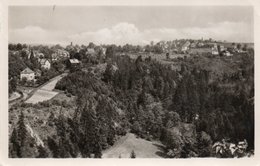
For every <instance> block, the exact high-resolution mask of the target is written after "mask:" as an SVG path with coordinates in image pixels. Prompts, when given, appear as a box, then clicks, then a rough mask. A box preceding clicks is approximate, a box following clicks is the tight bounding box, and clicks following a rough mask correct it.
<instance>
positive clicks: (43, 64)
mask: <svg viewBox="0 0 260 166" xmlns="http://www.w3.org/2000/svg"><path fill="white" fill-rule="evenodd" d="M39 63H40V65H41V68H44V69H47V70H49V69H50V68H51V63H50V61H49V60H48V59H45V58H43V59H39Z"/></svg>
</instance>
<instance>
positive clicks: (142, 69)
mask: <svg viewBox="0 0 260 166" xmlns="http://www.w3.org/2000/svg"><path fill="white" fill-rule="evenodd" d="M12 58H15V57H12ZM104 61H105V62H106V64H107V65H106V69H105V71H104V73H102V75H101V77H100V76H97V75H95V74H93V73H90V72H86V71H83V70H77V71H71V72H70V73H69V74H68V75H67V76H65V77H64V78H62V79H61V80H60V81H59V82H58V83H57V84H56V89H58V90H62V91H65V92H66V93H67V94H71V95H72V96H76V108H75V110H73V115H72V116H70V117H67V116H64V115H63V114H62V113H60V114H59V116H58V117H49V118H50V119H51V120H52V121H53V122H54V127H55V130H56V134H55V135H54V136H53V135H52V136H49V137H48V138H47V139H46V140H45V142H46V143H47V145H48V146H45V147H42V146H38V147H37V149H38V150H37V154H36V156H37V157H54V158H64V157H95V158H101V157H102V150H104V149H107V148H108V147H110V146H112V145H113V144H114V143H115V141H116V140H117V138H118V137H120V136H122V135H125V134H126V133H127V132H132V133H134V134H136V135H138V136H139V137H140V138H143V139H146V140H159V141H161V142H162V143H163V144H164V145H165V153H166V155H167V157H169V158H179V157H181V158H187V157H210V156H211V157H212V156H217V157H234V155H233V154H232V155H231V154H230V153H229V152H226V153H222V155H220V156H219V154H216V152H215V151H214V150H213V148H212V146H213V145H214V143H216V142H221V141H222V143H223V141H225V142H228V143H234V144H238V143H239V142H240V141H244V140H246V142H247V144H248V148H247V150H246V151H247V152H249V151H253V150H254V52H253V51H249V52H248V53H243V54H237V55H234V56H233V57H232V58H230V57H219V56H218V57H212V56H209V55H205V56H204V57H202V56H201V57H197V56H196V57H195V56H194V57H189V58H184V59H177V60H175V63H174V64H176V65H178V66H179V70H173V69H172V68H171V66H170V65H167V64H163V63H160V62H159V61H157V60H153V59H151V58H146V59H143V58H142V57H141V56H139V57H138V58H137V59H132V58H130V56H128V55H124V56H118V55H115V54H114V52H113V51H111V50H109V49H108V51H107V55H106V59H105V60H104ZM205 61H207V65H206V64H205V63H204V62H205ZM219 62H221V63H223V64H229V66H231V68H228V67H227V66H225V67H221V66H217V65H218V63H219ZM21 65H23V64H22V63H21ZM17 67H19V66H17ZM21 68H22V66H21ZM222 70H223V71H222ZM10 72H12V71H10ZM23 121H24V115H23V113H22V112H21V115H20V117H19V121H18V123H17V128H16V129H14V130H13V132H12V134H11V138H10V142H11V143H12V146H11V147H10V148H11V153H12V154H11V155H12V156H16V157H24V156H23V155H22V154H23V153H21V151H22V150H24V151H26V148H27V150H28V148H30V147H26V146H25V144H26V143H25V139H24V138H23V137H24V135H26V134H25V133H26V131H25V124H24V122H23ZM17 137H19V139H16V138H17ZM243 155H244V154H242V153H241V154H237V156H243Z"/></svg>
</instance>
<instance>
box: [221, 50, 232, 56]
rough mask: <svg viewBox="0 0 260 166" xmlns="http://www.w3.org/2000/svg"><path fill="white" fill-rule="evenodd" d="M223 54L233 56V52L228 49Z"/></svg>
mask: <svg viewBox="0 0 260 166" xmlns="http://www.w3.org/2000/svg"><path fill="white" fill-rule="evenodd" d="M222 53H223V55H225V56H233V54H231V53H230V52H229V51H227V50H224V51H223V52H222Z"/></svg>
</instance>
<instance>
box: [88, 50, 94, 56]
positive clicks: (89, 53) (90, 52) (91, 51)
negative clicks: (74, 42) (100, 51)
mask: <svg viewBox="0 0 260 166" xmlns="http://www.w3.org/2000/svg"><path fill="white" fill-rule="evenodd" d="M94 54H95V50H94V48H88V49H87V51H86V55H90V56H93V55H94Z"/></svg>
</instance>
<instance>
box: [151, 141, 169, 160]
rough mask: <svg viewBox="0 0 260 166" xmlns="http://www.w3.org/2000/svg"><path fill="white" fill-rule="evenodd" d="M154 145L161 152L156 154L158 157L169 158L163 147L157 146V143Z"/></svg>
mask: <svg viewBox="0 0 260 166" xmlns="http://www.w3.org/2000/svg"><path fill="white" fill-rule="evenodd" d="M153 145H154V146H156V147H157V148H158V149H159V151H157V152H155V154H156V155H157V156H160V157H162V158H169V156H168V155H167V153H166V149H165V147H164V146H163V145H160V144H157V143H153Z"/></svg>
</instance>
